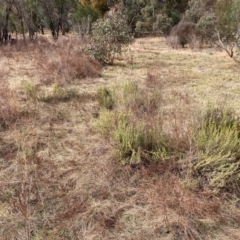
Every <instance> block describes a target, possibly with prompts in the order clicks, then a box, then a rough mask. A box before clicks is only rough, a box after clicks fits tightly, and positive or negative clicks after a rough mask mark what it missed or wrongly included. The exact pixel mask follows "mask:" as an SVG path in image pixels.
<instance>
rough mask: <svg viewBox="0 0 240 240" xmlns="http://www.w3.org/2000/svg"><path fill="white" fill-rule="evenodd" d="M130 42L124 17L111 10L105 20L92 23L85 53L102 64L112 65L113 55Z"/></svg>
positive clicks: (130, 38)
mask: <svg viewBox="0 0 240 240" xmlns="http://www.w3.org/2000/svg"><path fill="white" fill-rule="evenodd" d="M131 41H132V37H131V35H130V33H129V28H128V26H127V23H126V20H125V17H124V16H123V15H122V14H121V13H120V12H119V11H117V12H115V11H114V10H111V11H110V12H109V13H108V15H107V16H106V17H105V18H103V19H98V20H97V21H96V22H94V23H93V25H92V35H91V36H90V39H89V46H88V48H87V52H88V53H89V54H90V55H92V56H93V57H94V58H96V59H97V60H99V61H101V62H103V63H106V64H112V63H113V61H114V57H115V55H116V54H119V53H121V52H122V51H123V48H124V46H126V45H128V44H129V43H131Z"/></svg>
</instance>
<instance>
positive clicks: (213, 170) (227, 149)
mask: <svg viewBox="0 0 240 240" xmlns="http://www.w3.org/2000/svg"><path fill="white" fill-rule="evenodd" d="M195 134H196V135H195V138H194V142H195V144H196V148H197V161H196V162H195V163H193V169H194V171H195V173H197V174H199V175H200V177H201V178H202V181H203V184H204V185H205V184H209V185H210V186H211V187H213V188H214V189H218V190H220V189H222V190H226V191H233V190H235V191H238V189H239V183H240V175H239V172H240V120H239V117H237V116H236V113H234V111H233V110H231V109H218V108H215V109H211V108H210V109H208V110H207V112H206V113H205V114H204V116H203V118H202V120H201V122H200V126H199V128H198V129H197V131H196V133H195Z"/></svg>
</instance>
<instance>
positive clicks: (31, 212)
mask: <svg viewBox="0 0 240 240" xmlns="http://www.w3.org/2000/svg"><path fill="white" fill-rule="evenodd" d="M39 41H40V43H39V48H38V47H36V46H32V45H29V46H28V47H21V46H13V49H10V48H8V47H9V46H6V48H5V47H3V49H1V51H2V52H3V53H4V54H3V58H1V60H0V66H6V67H4V69H7V68H9V69H11V71H10V73H8V74H4V75H3V76H2V78H1V81H2V88H1V109H0V114H1V116H0V121H1V129H0V143H1V147H0V186H1V191H0V236H1V239H4V240H5V239H6V240H8V239H9V240H10V239H34V240H35V239H36V240H37V239H47V240H48V239H49V240H52V239H76V240H78V239H86V240H87V239H119V240H121V239H122V240H123V239H124V240H126V239H129V240H130V239H153V240H154V239H163V240H167V239H194V240H195V239H209V240H210V239H223V240H227V239H229V240H230V239H231V240H232V239H239V235H240V232H239V229H240V226H239V222H240V206H239V196H238V195H237V193H238V192H237V190H236V188H235V187H236V184H235V183H236V182H237V181H238V180H237V177H239V171H238V169H239V168H238V167H239V165H238V161H239V157H238V154H237V153H238V149H239V147H238V145H239V135H238V133H239V132H238V118H237V116H238V114H239V110H240V109H239V100H238V86H239V83H238V81H239V71H238V66H237V65H236V63H234V62H231V60H229V59H228V58H226V57H225V55H224V53H221V52H218V51H215V50H214V49H206V50H202V51H197V50H194V51H192V50H189V49H184V50H182V49H179V50H172V49H171V48H168V47H167V46H166V44H165V42H164V40H163V39H159V38H155V39H137V40H136V41H135V43H134V44H133V45H132V46H131V51H130V52H128V53H126V54H125V55H122V56H119V57H118V58H117V61H116V62H115V64H114V65H113V66H110V67H106V68H104V69H103V71H102V72H101V77H97V78H92V77H93V76H99V74H100V72H99V71H100V68H101V67H100V66H99V65H98V64H97V63H96V64H95V63H94V62H92V61H89V62H88V61H86V59H85V58H84V57H83V58H80V57H79V54H80V55H81V54H82V53H80V50H79V49H80V47H79V45H78V44H79V41H80V40H78V39H76V38H73V39H72V40H71V39H64V38H63V39H60V40H59V41H58V42H54V43H51V42H49V41H48V40H47V41H45V40H44V39H40V40H39ZM61 46H66V47H65V48H64V49H63V48H62V47H61ZM15 48H16V49H15ZM73 48H74V49H75V48H76V51H75V50H74V51H73V50H72V51H70V49H73ZM73 55H74V56H73ZM59 56H62V57H59ZM66 57H67V58H68V60H67V59H66ZM71 61H73V63H71ZM76 62H80V63H81V64H82V65H83V64H85V63H86V64H87V66H88V64H94V67H90V68H89V69H90V70H91V71H90V70H87V74H86V75H84V74H78V73H77V74H76V72H75V70H74V69H76V66H77V65H78V63H76ZM49 63H53V64H49ZM60 66H61V67H60ZM64 66H65V67H64ZM83 66H84V65H83ZM83 66H82V67H83ZM77 69H78V68H77ZM83 69H88V68H87V67H86V68H83ZM92 70H94V74H93V75H92ZM82 77H85V78H82ZM209 102H210V103H211V105H212V106H213V108H212V109H216V107H218V109H221V108H220V106H223V105H225V106H227V107H229V108H231V109H232V111H231V114H229V113H228V112H224V111H223V112H222V111H220V112H215V110H212V109H210V110H209V112H207V109H208V106H209ZM206 112H207V113H208V114H207V115H206V114H205V115H204V114H203V113H206ZM215 113H217V115H216V114H215ZM202 116H203V117H202ZM216 116H217V117H216ZM219 116H220V117H219ZM209 133H211V134H210V135H211V138H209V137H208V135H209ZM213 145H214V146H213ZM217 153H219V154H217ZM206 156H207V158H206ZM215 156H217V157H218V159H217V161H216V159H215V158H213V157H215ZM206 159H207V160H208V161H207V162H206ZM226 160H227V161H226ZM204 161H205V162H204ZM120 162H122V163H124V165H122V164H120ZM222 162H223V163H224V164H225V163H226V162H227V164H232V163H234V164H233V165H231V166H233V168H223V169H224V170H226V169H227V170H228V171H225V172H224V171H222V167H223V166H222V165H221V163H222ZM139 163H140V164H139ZM205 163H207V164H205ZM210 168H211V169H215V170H216V171H211V172H210V171H209V169H210ZM230 170H231V171H232V173H233V172H234V174H231V176H233V177H234V179H230V178H228V174H229V171H230ZM218 174H219V175H218ZM222 175H224V178H222V179H223V180H224V182H221V181H220V182H219V181H215V180H214V179H219V176H222ZM225 180H226V181H225ZM228 180H230V183H231V184H229V181H228ZM222 183H224V184H226V185H225V186H228V187H229V186H230V187H231V192H230V191H226V189H225V187H224V186H222V185H221V184H222ZM232 183H234V184H232ZM219 184H220V188H219ZM213 189H217V191H213ZM228 190H229V189H228ZM216 192H217V193H216Z"/></svg>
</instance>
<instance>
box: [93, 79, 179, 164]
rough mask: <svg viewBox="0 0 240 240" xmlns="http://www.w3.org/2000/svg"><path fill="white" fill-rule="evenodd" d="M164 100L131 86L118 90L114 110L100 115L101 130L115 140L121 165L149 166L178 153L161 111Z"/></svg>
mask: <svg viewBox="0 0 240 240" xmlns="http://www.w3.org/2000/svg"><path fill="white" fill-rule="evenodd" d="M101 91H102V90H101ZM103 92H105V90H103ZM104 95H105V93H104ZM106 95H107V96H108V94H106ZM160 98H161V97H159V95H157V94H153V93H150V92H143V91H142V90H141V89H139V88H138V87H137V85H136V84H135V83H128V84H125V85H124V86H122V87H121V88H120V89H119V91H116V93H115V95H114V99H115V105H114V106H115V107H114V109H113V110H112V111H109V110H106V109H103V110H102V111H101V112H100V116H99V120H98V123H97V129H98V131H99V132H101V133H102V134H103V135H105V136H107V137H110V138H111V139H112V140H114V142H115V144H116V147H117V153H118V157H119V159H120V161H121V163H123V164H138V163H144V164H145V163H149V162H154V161H159V160H166V159H168V158H170V157H171V156H172V155H173V154H174V151H173V148H172V147H170V146H171V144H170V142H171V141H169V139H167V137H166V134H165V133H164V131H163V128H162V127H163V123H162V120H161V116H160V115H158V112H157V111H158V107H159V106H160V102H159V100H160Z"/></svg>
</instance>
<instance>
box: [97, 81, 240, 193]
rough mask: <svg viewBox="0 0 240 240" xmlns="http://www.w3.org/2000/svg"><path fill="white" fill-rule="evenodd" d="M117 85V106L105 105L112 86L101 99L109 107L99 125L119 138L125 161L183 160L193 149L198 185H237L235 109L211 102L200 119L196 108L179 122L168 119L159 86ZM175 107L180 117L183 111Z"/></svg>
mask: <svg viewBox="0 0 240 240" xmlns="http://www.w3.org/2000/svg"><path fill="white" fill-rule="evenodd" d="M116 89H117V88H116V87H115V89H114V90H112V91H114V99H112V98H111V102H115V105H116V107H115V108H114V109H111V108H109V104H103V102H108V101H109V96H110V92H111V90H109V89H105V92H107V93H108V94H106V93H105V95H104V94H103V95H102V96H103V99H100V105H102V106H105V109H102V111H101V113H100V118H99V121H98V123H97V129H98V130H99V131H100V132H101V133H103V134H104V135H105V136H108V137H109V136H110V137H111V138H112V140H114V141H115V143H116V146H117V152H118V154H119V156H118V157H117V159H120V162H121V163H123V164H130V165H134V166H135V165H136V164H143V165H146V164H147V165H148V164H149V163H154V162H159V161H166V160H167V161H177V162H179V165H180V164H181V161H182V160H183V159H184V158H186V157H187V156H188V155H189V152H190V151H194V153H193V156H192V159H191V160H190V162H191V163H190V164H189V166H188V168H189V169H188V170H187V171H191V172H192V173H193V174H192V177H193V180H194V178H196V177H197V178H198V180H199V185H201V186H205V187H206V186H208V187H210V188H212V189H214V190H215V191H219V190H223V191H224V190H226V191H230V192H231V191H234V190H235V191H237V189H239V180H240V179H239V171H240V162H239V156H240V155H239V154H240V152H239V149H240V145H239V144H240V122H239V118H238V117H237V115H236V113H235V112H234V111H233V110H230V109H224V108H222V109H218V108H210V107H209V108H208V109H207V110H206V112H205V113H203V116H202V117H201V118H200V117H198V116H197V113H196V112H192V113H191V114H192V116H190V118H191V119H192V120H191V121H189V119H187V118H186V116H185V119H184V121H185V126H183V125H181V126H180V124H181V123H182V122H183V119H181V118H176V119H175V120H174V121H171V120H169V119H168V118H169V114H170V112H171V110H170V109H166V107H164V104H163V102H166V101H168V99H167V97H166V96H164V94H163V93H162V91H161V90H151V91H150V90H149V89H145V90H143V89H140V88H139V87H138V86H137V85H136V84H135V83H128V84H125V85H123V86H121V87H118V89H120V90H116ZM100 91H101V92H102V91H103V90H102V89H100ZM111 96H112V95H111ZM186 110H187V109H185V111H186ZM176 111H177V112H176ZM176 111H175V112H174V114H175V115H178V117H180V115H179V113H180V111H181V110H180V109H177V110H176ZM194 114H195V115H194ZM170 116H172V115H170ZM166 122H168V123H166ZM177 122H178V123H177ZM187 122H188V123H187ZM176 127H177V129H176ZM184 128H187V132H188V135H186V134H185V132H186V129H185V130H184ZM187 142H191V146H190V145H189V144H188V143H187Z"/></svg>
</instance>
